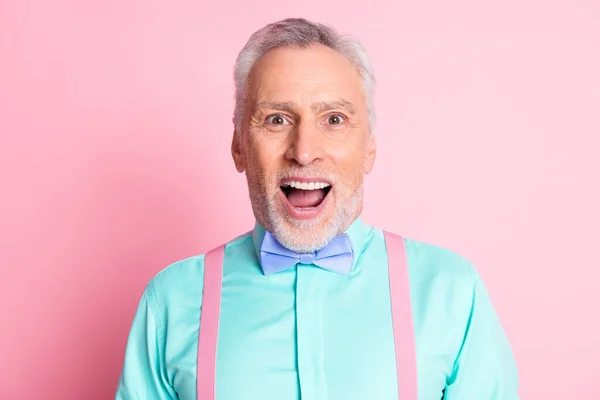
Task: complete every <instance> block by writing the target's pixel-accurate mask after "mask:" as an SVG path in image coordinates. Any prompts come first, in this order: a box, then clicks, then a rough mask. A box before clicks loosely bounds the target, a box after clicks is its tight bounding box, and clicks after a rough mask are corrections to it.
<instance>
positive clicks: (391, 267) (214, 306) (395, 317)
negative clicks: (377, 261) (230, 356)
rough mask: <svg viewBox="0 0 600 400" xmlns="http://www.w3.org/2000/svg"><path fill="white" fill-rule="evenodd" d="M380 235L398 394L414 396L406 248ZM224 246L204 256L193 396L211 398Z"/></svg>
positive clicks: (407, 397) (397, 240)
mask: <svg viewBox="0 0 600 400" xmlns="http://www.w3.org/2000/svg"><path fill="white" fill-rule="evenodd" d="M384 237H385V243H386V248H387V253H388V273H389V281H390V298H391V306H392V322H393V326H394V345H395V349H396V370H397V374H398V397H399V399H401V400H417V369H416V367H417V363H416V358H417V357H416V351H415V339H414V329H413V321H412V309H411V301H410V286H409V280H408V263H407V260H406V249H405V247H404V240H403V239H402V238H401V237H400V236H397V235H395V234H393V233H389V232H384ZM224 249H225V246H220V247H217V248H216V249H214V250H211V251H209V252H208V253H207V254H206V257H205V259H204V289H203V293H202V309H201V314H200V329H199V332H198V360H197V371H196V377H197V378H196V379H197V389H196V398H197V400H214V399H215V375H216V360H217V357H216V356H217V334H218V330H219V309H220V305H221V281H222V277H223V252H224Z"/></svg>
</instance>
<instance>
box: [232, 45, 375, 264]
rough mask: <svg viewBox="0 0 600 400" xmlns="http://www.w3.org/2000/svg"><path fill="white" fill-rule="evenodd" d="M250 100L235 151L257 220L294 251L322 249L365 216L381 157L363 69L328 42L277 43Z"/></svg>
mask: <svg viewBox="0 0 600 400" xmlns="http://www.w3.org/2000/svg"><path fill="white" fill-rule="evenodd" d="M245 106H246V114H245V116H244V124H243V129H242V132H234V137H233V141H232V154H233V158H234V161H235V164H236V167H237V170H238V171H239V172H244V171H245V172H246V177H247V180H248V188H249V192H250V200H251V203H252V208H253V211H254V215H255V217H256V219H257V221H258V222H259V223H260V224H261V225H262V226H263V227H264V228H265V229H267V230H268V231H270V232H271V233H273V235H274V236H275V237H276V238H277V240H278V241H279V242H280V243H281V244H282V245H283V246H285V247H287V248H288V249H290V250H294V251H297V252H313V251H316V250H319V249H320V248H322V247H324V246H325V245H327V243H329V241H330V240H331V239H333V237H334V236H336V235H338V234H340V233H342V232H344V231H345V230H346V229H347V228H348V227H349V226H350V224H351V223H352V222H353V221H354V220H355V219H356V218H357V217H358V216H359V215H360V213H361V211H362V204H363V179H364V175H365V174H366V173H369V172H370V171H371V169H372V168H373V164H374V161H375V152H376V151H375V141H374V139H373V137H372V135H371V134H370V132H369V125H368V118H367V110H366V105H365V99H364V96H363V91H362V86H361V81H360V78H359V75H358V72H357V71H356V69H355V68H354V67H353V66H352V65H351V64H350V62H349V61H348V60H347V59H346V58H345V57H344V56H342V55H341V54H339V53H337V52H336V51H334V50H332V49H330V48H328V47H326V46H323V45H318V44H316V45H313V46H311V47H308V48H305V49H295V48H278V49H274V50H271V51H269V52H268V53H266V54H265V55H263V56H262V57H261V58H260V59H259V60H258V61H257V63H256V64H255V65H254V67H253V69H252V72H251V74H250V77H249V92H248V96H247V99H246V104H245Z"/></svg>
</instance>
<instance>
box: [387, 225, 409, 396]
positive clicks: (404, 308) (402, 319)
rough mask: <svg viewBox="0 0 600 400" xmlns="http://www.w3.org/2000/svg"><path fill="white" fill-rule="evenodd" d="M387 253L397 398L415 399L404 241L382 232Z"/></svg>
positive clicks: (396, 236)
mask: <svg viewBox="0 0 600 400" xmlns="http://www.w3.org/2000/svg"><path fill="white" fill-rule="evenodd" d="M383 234H384V236H385V246H386V248H387V254H388V274H389V277H390V300H391V303H392V322H393V325H394V343H395V347H396V371H397V374H398V393H399V394H398V398H399V399H401V400H405V399H406V400H417V355H416V350H415V337H414V336H415V334H414V329H413V320H412V308H411V302H410V285H409V282H408V261H407V259H406V248H405V247H404V240H403V239H402V238H401V237H400V236H398V235H395V234H393V233H389V232H383Z"/></svg>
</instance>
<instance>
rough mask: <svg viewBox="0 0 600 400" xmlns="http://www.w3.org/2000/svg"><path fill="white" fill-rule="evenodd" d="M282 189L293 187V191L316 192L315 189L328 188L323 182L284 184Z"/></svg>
mask: <svg viewBox="0 0 600 400" xmlns="http://www.w3.org/2000/svg"><path fill="white" fill-rule="evenodd" d="M283 186H284V187H288V186H289V187H293V188H295V189H301V190H316V189H325V188H326V187H328V186H329V184H328V183H325V182H295V181H292V182H286V183H284V184H283Z"/></svg>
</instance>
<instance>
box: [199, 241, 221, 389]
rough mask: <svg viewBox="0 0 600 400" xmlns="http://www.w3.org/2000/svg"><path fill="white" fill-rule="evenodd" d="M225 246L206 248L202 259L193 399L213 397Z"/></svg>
mask: <svg viewBox="0 0 600 400" xmlns="http://www.w3.org/2000/svg"><path fill="white" fill-rule="evenodd" d="M224 250H225V246H224V245H223V246H220V247H217V248H216V249H214V250H211V251H209V252H208V253H207V254H206V256H205V258H204V288H203V291H202V308H201V312H200V329H199V332H198V360H197V361H196V365H197V367H196V368H197V370H196V379H197V385H196V399H198V400H214V398H215V374H216V364H217V333H218V331H219V310H220V308H221V281H222V278H223V254H224Z"/></svg>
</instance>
